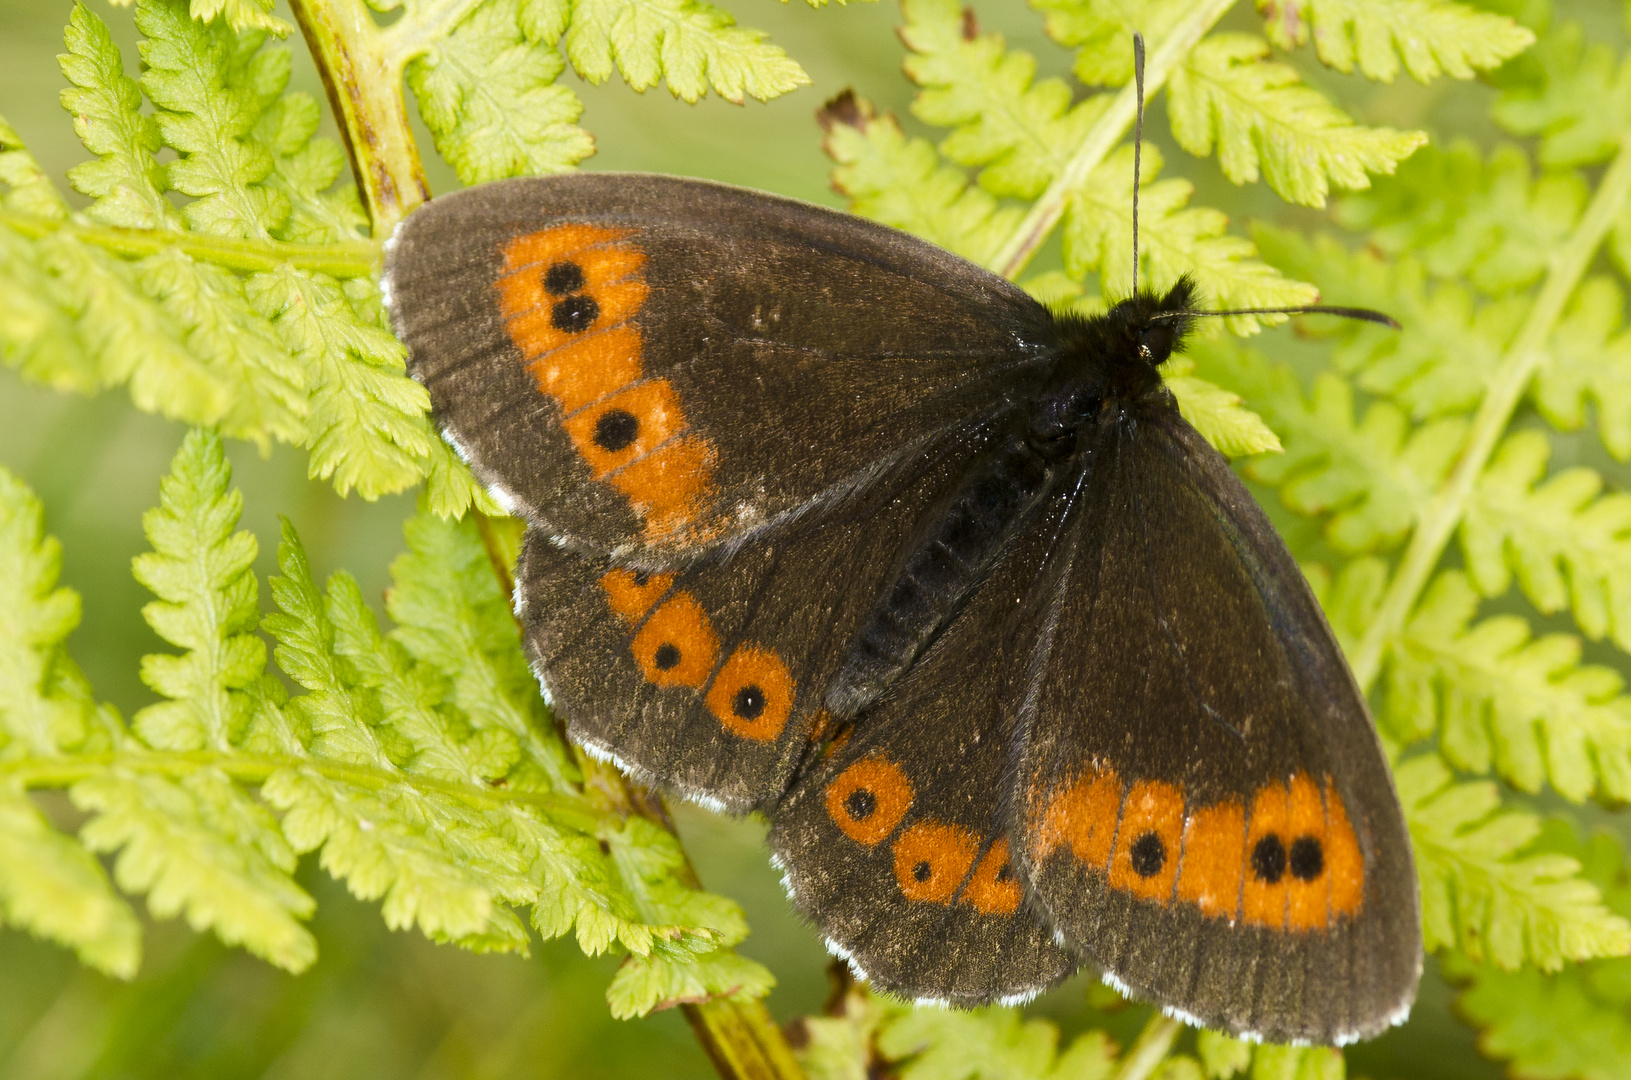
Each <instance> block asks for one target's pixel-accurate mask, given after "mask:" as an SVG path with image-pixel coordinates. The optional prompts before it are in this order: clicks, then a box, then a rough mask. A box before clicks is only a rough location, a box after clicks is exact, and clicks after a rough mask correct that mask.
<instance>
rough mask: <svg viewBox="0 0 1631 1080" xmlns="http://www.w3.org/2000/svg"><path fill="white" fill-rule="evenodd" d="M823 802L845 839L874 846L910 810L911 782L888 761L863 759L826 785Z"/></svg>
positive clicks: (875, 758)
mask: <svg viewBox="0 0 1631 1080" xmlns="http://www.w3.org/2000/svg"><path fill="white" fill-rule="evenodd" d="M826 803H827V816H828V817H830V818H832V821H833V824H834V825H837V826H838V827H839V829H841V830H842V831H843V833H844V835H845V836H847V837H849V838H850V839H851V840H854V841H855V842H856V843H858V844H865V845H866V846H867V847H873V846H875V845H877V844H878V843H879V842H880V841H882V840H883V839H884V837H886V836H888V835H889V834H890V833H892V832H894V831H895V826H896V825H899V824H900V819H901V818H903V817H905V816H906V811H908V810H910V809H911V808H912V782H911V781H910V780H908V779H906V774H905V773H904V772H902V771H901V767H900V766H899V765H896V764H895V763H894V762H893V761H890V760H889V759H888V758H884V757H880V756H876V755H875V756H873V757H867V758H862V759H861V760H860V761H857V762H856V763H855V764H853V765H851V766H850V767H849V768H847V769H845V770H844V771H843V772H841V773H839V774H838V776H837V777H836V778H834V780H833V781H832V783H830V784H828V785H827V793H826Z"/></svg>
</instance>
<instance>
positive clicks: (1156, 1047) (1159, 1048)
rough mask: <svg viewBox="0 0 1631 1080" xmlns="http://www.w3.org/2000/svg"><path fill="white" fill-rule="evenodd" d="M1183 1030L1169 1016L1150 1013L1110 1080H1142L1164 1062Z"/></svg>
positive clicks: (1180, 1025) (1181, 1026)
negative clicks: (1136, 1038)
mask: <svg viewBox="0 0 1631 1080" xmlns="http://www.w3.org/2000/svg"><path fill="white" fill-rule="evenodd" d="M1183 1028H1184V1026H1183V1025H1182V1024H1180V1023H1179V1022H1178V1021H1176V1020H1174V1019H1173V1018H1172V1017H1170V1016H1165V1015H1163V1014H1162V1013H1160V1012H1154V1013H1151V1014H1150V1019H1149V1021H1148V1022H1147V1023H1145V1025H1144V1029H1143V1030H1142V1031H1140V1032H1139V1033H1138V1040H1137V1041H1136V1042H1134V1043H1133V1045H1132V1048H1131V1049H1130V1050H1128V1051H1127V1053H1126V1054H1125V1055H1124V1056H1123V1057H1122V1059H1121V1067H1120V1068H1118V1069H1117V1070H1116V1073H1115V1076H1114V1077H1113V1078H1112V1080H1144V1078H1145V1077H1147V1076H1149V1075H1150V1073H1152V1072H1154V1071H1155V1067H1156V1066H1157V1065H1159V1064H1161V1062H1162V1061H1163V1060H1165V1058H1166V1056H1167V1053H1168V1051H1170V1050H1171V1049H1172V1044H1173V1043H1174V1042H1176V1041H1177V1040H1178V1033H1179V1032H1180V1031H1182V1030H1183Z"/></svg>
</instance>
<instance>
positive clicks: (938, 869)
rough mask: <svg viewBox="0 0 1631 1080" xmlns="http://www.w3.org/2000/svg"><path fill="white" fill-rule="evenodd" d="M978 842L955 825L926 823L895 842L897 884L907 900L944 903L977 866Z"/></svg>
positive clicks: (912, 828)
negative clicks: (975, 862) (974, 866)
mask: <svg viewBox="0 0 1631 1080" xmlns="http://www.w3.org/2000/svg"><path fill="white" fill-rule="evenodd" d="M978 849H979V842H978V840H977V839H976V838H975V836H974V834H973V833H972V832H970V831H969V830H967V829H964V828H960V827H959V826H956V825H944V824H941V823H940V822H938V821H923V822H919V823H918V824H916V825H913V826H912V827H911V828H909V829H907V830H906V831H905V832H904V833H902V834H901V835H900V839H898V840H896V841H895V882H896V884H898V885H899V886H900V891H901V892H902V893H904V894H905V896H906V899H908V900H927V901H931V902H933V903H942V904H943V903H945V902H947V901H948V900H950V899H951V896H952V894H953V893H955V892H956V891H957V886H959V885H961V884H962V883H963V878H965V877H967V876H968V868H969V867H970V866H973V865H974V856H975V854H976V853H977V852H978Z"/></svg>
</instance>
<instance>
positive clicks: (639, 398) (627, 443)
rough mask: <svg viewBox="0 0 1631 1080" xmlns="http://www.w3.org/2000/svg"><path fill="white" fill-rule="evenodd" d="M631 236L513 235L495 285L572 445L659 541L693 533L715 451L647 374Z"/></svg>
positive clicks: (511, 330)
mask: <svg viewBox="0 0 1631 1080" xmlns="http://www.w3.org/2000/svg"><path fill="white" fill-rule="evenodd" d="M631 235H632V230H628V229H611V228H604V227H601V226H597V225H584V224H572V225H556V226H553V227H551V228H547V229H542V230H539V231H538V232H533V233H528V234H526V235H524V236H519V237H516V238H515V239H513V240H511V241H510V242H509V243H508V244H506V245H505V246H504V252H503V254H504V267H503V270H502V272H501V273H500V275H499V278H498V281H497V283H496V287H497V289H498V297H499V309H500V311H501V312H502V314H503V316H504V325H505V330H506V332H507V333H508V334H509V337H510V340H511V341H512V342H513V343H514V344H515V346H516V348H517V349H519V350H520V352H521V358H522V362H523V363H524V364H525V365H526V367H527V370H528V371H529V372H530V373H531V374H532V377H533V379H534V381H535V382H536V383H537V386H538V389H539V390H540V391H541V392H543V393H544V394H545V395H547V396H549V397H550V398H552V399H554V401H555V402H556V404H557V405H559V406H560V408H561V412H562V415H563V418H564V419H563V423H564V426H565V428H566V432H567V435H568V436H569V437H570V438H571V440H572V445H573V447H574V448H575V449H576V450H577V452H578V454H579V456H581V457H582V458H583V460H584V461H585V463H587V464H588V466H589V469H590V472H591V473H592V475H593V476H594V478H595V479H596V480H599V481H602V482H604V483H608V484H610V485H611V486H612V487H613V488H615V489H616V490H617V491H618V492H619V493H621V494H622V495H623V496H624V497H625V498H627V499H628V501H629V505H630V507H631V508H632V509H633V510H634V512H635V513H636V514H638V515H639V516H640V519H641V523H642V525H643V527H644V531H645V533H646V536H647V538H648V539H651V540H663V539H671V538H673V537H676V536H684V535H686V534H695V533H696V532H697V526H698V524H699V523H698V520H697V519H698V517H699V516H700V515H701V514H702V513H703V511H704V510H705V502H706V497H707V495H708V494H709V493H710V491H711V490H712V466H713V460H714V451H713V447H712V446H711V445H710V444H709V443H708V441H707V440H706V439H704V438H702V437H701V436H699V435H697V434H695V433H693V432H691V431H690V429H689V427H688V425H687V422H686V419H685V412H684V409H683V408H682V407H681V403H680V400H679V395H678V393H677V392H676V391H675V389H674V387H673V384H672V383H670V382H669V380H667V379H664V378H652V379H646V378H644V377H643V376H644V364H643V357H644V345H643V342H642V340H641V336H640V330H639V327H638V326H637V325H635V323H634V322H633V321H632V320H633V319H634V317H635V316H636V315H637V314H638V313H639V311H640V309H641V307H642V306H643V305H644V304H645V302H646V299H647V297H648V294H649V289H648V287H647V285H646V283H645V279H644V277H643V276H642V272H643V270H644V267H645V262H646V257H645V255H644V253H642V252H641V251H640V249H639V248H638V247H636V246H635V245H634V244H633V243H632V242H631V241H630V239H629V238H630V236H631Z"/></svg>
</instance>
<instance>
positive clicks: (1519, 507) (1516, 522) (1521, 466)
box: [1461, 431, 1631, 648]
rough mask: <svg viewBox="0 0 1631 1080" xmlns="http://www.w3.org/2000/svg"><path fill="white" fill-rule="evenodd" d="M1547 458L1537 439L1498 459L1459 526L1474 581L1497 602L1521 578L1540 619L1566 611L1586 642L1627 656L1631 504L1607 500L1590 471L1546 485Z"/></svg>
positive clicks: (1509, 443)
mask: <svg viewBox="0 0 1631 1080" xmlns="http://www.w3.org/2000/svg"><path fill="white" fill-rule="evenodd" d="M1550 456H1551V444H1550V442H1549V441H1548V440H1547V438H1546V436H1545V435H1544V434H1542V433H1541V432H1538V431H1523V432H1519V433H1518V434H1516V435H1513V436H1510V437H1509V438H1508V439H1507V440H1506V442H1504V443H1503V444H1502V445H1501V447H1500V449H1499V450H1497V451H1496V454H1495V457H1494V459H1493V460H1492V461H1491V462H1490V465H1489V468H1488V469H1486V470H1485V472H1484V475H1483V476H1482V477H1481V478H1480V479H1479V482H1478V488H1477V490H1476V491H1474V493H1473V496H1472V498H1471V500H1470V501H1469V502H1468V506H1467V513H1466V516H1465V518H1463V520H1462V526H1461V546H1462V551H1463V552H1464V553H1465V555H1466V558H1467V571H1468V574H1469V575H1470V576H1471V578H1472V581H1473V584H1474V585H1476V586H1477V587H1478V590H1479V591H1480V592H1482V593H1483V594H1484V595H1485V596H1490V597H1495V596H1501V595H1504V594H1505V592H1506V590H1507V588H1508V586H1509V584H1510V582H1511V576H1512V572H1513V571H1516V573H1517V577H1518V583H1519V586H1520V587H1521V588H1522V589H1523V592H1524V595H1525V596H1527V597H1528V598H1529V599H1530V601H1531V602H1532V603H1533V604H1534V605H1535V606H1536V607H1537V608H1539V609H1540V610H1541V611H1543V612H1553V611H1561V610H1563V609H1564V608H1568V609H1570V610H1572V611H1573V612H1574V617H1575V622H1576V623H1578V624H1579V626H1580V629H1581V630H1583V631H1585V633H1586V636H1587V637H1590V638H1593V639H1597V638H1602V637H1605V636H1607V637H1612V638H1613V640H1614V641H1615V643H1616V644H1618V645H1619V646H1620V647H1621V648H1631V495H1624V494H1612V495H1602V494H1601V492H1602V488H1603V479H1602V477H1601V476H1599V475H1598V474H1597V473H1596V472H1595V471H1594V470H1591V469H1587V468H1574V469H1567V470H1564V471H1563V472H1560V473H1558V474H1557V475H1556V476H1553V477H1551V478H1550V479H1548V480H1546V481H1545V482H1544V483H1541V480H1542V478H1543V477H1544V476H1545V475H1546V462H1547V459H1548V458H1549V457H1550Z"/></svg>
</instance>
